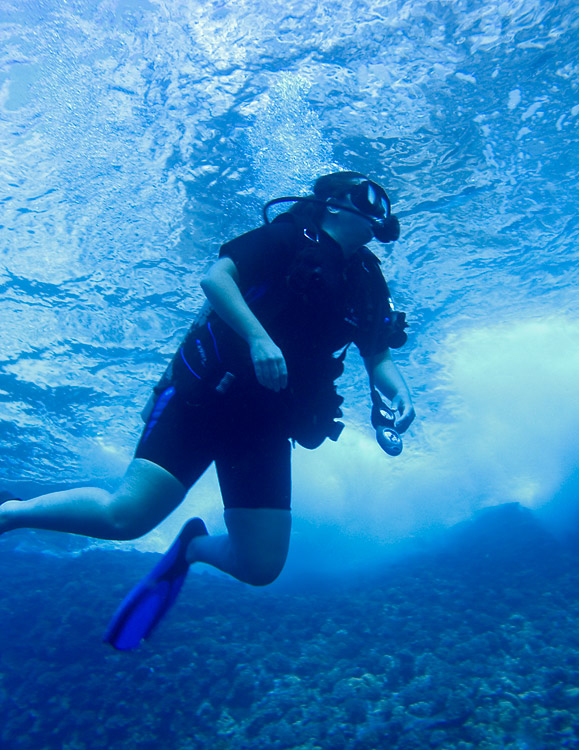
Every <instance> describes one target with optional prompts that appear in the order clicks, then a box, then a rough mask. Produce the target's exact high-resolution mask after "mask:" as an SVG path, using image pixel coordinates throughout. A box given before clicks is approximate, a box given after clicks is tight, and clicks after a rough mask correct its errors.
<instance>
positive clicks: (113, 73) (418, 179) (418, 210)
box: [0, 0, 579, 500]
mask: <svg viewBox="0 0 579 750" xmlns="http://www.w3.org/2000/svg"><path fill="white" fill-rule="evenodd" d="M577 60H579V10H578V9H577V5H576V3H574V2H571V1H570V0H563V1H561V0H559V1H557V2H552V1H551V2H549V1H547V2H546V1H545V0H541V1H540V2H539V0H510V1H509V2H497V1H496V0H493V1H492V2H482V1H481V2H479V1H478V0H474V1H472V0H469V2H463V1H461V0H459V1H456V0H455V1H453V2H446V1H443V0H439V1H438V2H430V1H429V2H423V1H422V0H406V1H405V2H404V1H402V0H399V1H398V2H376V0H372V1H370V0H350V1H348V0H346V1H345V2H341V3H328V2H325V1H323V2H309V1H308V0H305V1H304V0H299V2H298V1H297V0H295V1H294V0H290V1H289V2H288V0H284V1H283V2H279V1H278V0H273V1H270V2H267V3H266V2H262V0H251V2H249V1H248V0H245V1H243V0H239V2H232V1H231V2H217V1H215V2H205V1H203V2H195V1H194V0H193V1H192V0H187V1H185V0H158V1H151V2H144V1H143V2H141V1H140V0H127V1H124V0H100V1H98V2H88V0H70V1H69V2H66V3H61V2H54V0H18V2H16V0H14V1H13V2H11V1H10V0H0V138H1V141H2V158H1V172H0V201H1V205H2V212H1V214H0V224H1V227H0V243H1V250H2V265H1V268H0V283H1V289H2V296H1V299H0V320H1V326H0V341H1V344H0V358H1V365H2V369H1V373H0V399H1V403H0V420H1V421H0V435H1V437H2V443H3V448H2V450H3V456H4V466H3V469H4V474H5V476H7V477H8V478H9V479H21V478H24V479H30V480H32V481H40V480H41V479H43V478H44V477H46V476H47V475H51V476H52V478H54V474H55V467H56V470H57V471H58V479H59V480H62V481H68V480H70V481H79V480H80V479H81V478H82V477H84V476H86V474H87V473H88V474H89V475H92V476H95V477H98V476H101V475H102V476H105V475H106V474H107V473H108V472H109V471H110V468H111V464H110V461H112V460H113V458H111V457H115V456H119V457H120V459H119V462H120V463H122V462H123V461H125V460H126V459H128V458H129V456H130V454H131V450H132V446H133V444H134V441H135V437H136V435H137V433H138V429H139V420H138V411H139V409H140V408H141V406H142V404H143V403H144V401H145V400H146V398H147V392H148V389H149V387H150V385H151V383H152V382H154V380H155V378H156V377H157V375H158V373H159V372H160V371H161V370H162V369H163V366H164V362H165V361H166V359H167V358H168V357H169V356H170V355H171V353H172V351H173V349H174V348H175V346H176V344H177V342H178V340H179V338H180V336H181V335H182V334H183V332H184V331H185V329H186V327H187V325H188V323H189V321H190V318H191V315H192V313H193V312H194V311H195V309H196V308H197V306H198V304H199V302H200V298H201V294H200V290H199V288H198V280H199V277H200V274H201V273H202V271H203V270H204V268H205V267H206V265H207V263H208V262H209V261H210V260H211V259H212V258H214V257H215V254H216V252H217V250H218V247H219V245H220V244H221V242H223V241H224V240H225V239H227V238H230V237H232V236H233V235H235V234H236V233H239V232H241V231H244V230H248V229H250V228H252V227H253V226H255V225H256V224H257V223H258V222H259V221H260V206H261V204H262V203H263V201H264V200H267V199H269V198H272V197H275V196H276V195H279V194H283V193H286V192H287V191H300V192H305V191H307V189H308V187H309V185H310V184H311V182H312V180H313V179H314V178H315V177H316V176H317V175H319V174H320V173H323V172H324V171H325V170H328V169H334V168H347V169H355V170H360V171H363V172H366V173H369V174H370V175H372V176H373V177H374V178H376V179H377V180H379V181H380V182H382V183H383V184H384V185H385V186H386V187H387V189H388V191H389V193H390V195H391V198H392V201H393V204H394V210H395V212H396V213H397V214H398V215H399V216H400V219H401V223H402V238H401V240H400V242H398V243H397V245H396V247H395V249H394V251H393V253H392V254H391V255H386V254H384V250H383V248H381V247H380V246H376V248H375V250H376V251H377V252H378V253H379V254H382V255H383V258H384V269H385V272H386V274H387V275H388V276H389V278H390V279H391V280H392V289H393V292H394V295H395V299H396V302H397V304H398V306H399V307H401V308H403V309H406V310H407V313H408V316H409V319H410V320H411V336H410V344H409V346H407V347H406V349H405V350H403V351H402V352H400V353H399V355H398V360H397V361H398V362H399V363H400V365H401V367H402V368H403V370H404V373H405V375H406V377H407V379H408V380H409V382H410V383H411V385H412V387H413V390H414V393H415V397H416V405H417V411H418V412H419V416H420V419H419V420H418V421H417V424H416V426H415V428H414V430H413V433H412V434H411V436H410V437H409V439H408V446H409V448H408V451H409V455H410V456H412V451H414V453H415V454H416V452H423V453H428V452H429V451H431V450H436V441H437V440H438V436H439V434H440V431H441V430H442V429H443V426H444V429H452V428H453V424H454V423H455V421H456V420H457V419H462V420H463V421H464V419H466V420H467V424H468V420H469V419H471V420H472V421H473V424H474V443H473V444H472V445H471V446H470V452H471V454H473V453H476V451H477V444H476V441H477V440H478V439H480V442H481V446H482V447H481V450H482V449H483V448H485V449H486V448H488V444H489V440H488V437H489V435H494V434H495V433H496V426H495V425H494V423H492V420H491V422H489V421H488V420H489V416H488V415H489V412H490V413H491V414H494V415H495V417H497V418H498V416H499V415H498V412H499V411H500V410H501V409H502V408H503V407H504V403H505V401H504V398H505V397H504V394H505V392H506V390H507V391H508V393H509V394H510V395H509V397H508V399H507V400H508V403H509V408H511V407H512V405H513V402H516V400H517V398H516V395H517V394H520V399H521V403H520V404H518V405H517V404H515V406H514V407H513V408H514V411H513V413H512V414H511V415H510V416H509V418H508V419H507V420H506V422H505V424H502V423H501V424H499V427H498V429H500V430H502V433H505V431H507V430H509V429H514V428H513V424H514V423H517V422H520V419H519V418H520V417H521V415H523V417H522V418H523V419H527V418H529V413H530V412H531V413H532V412H534V410H535V409H536V407H537V406H539V405H540V406H541V408H546V409H549V408H550V409H552V410H553V411H554V412H555V415H554V416H553V415H552V416H551V417H550V418H549V417H548V418H547V419H546V420H544V421H545V422H546V423H548V424H549V429H551V430H553V429H555V431H557V430H558V431H559V433H558V434H560V440H561V442H562V443H563V444H567V442H568V439H569V435H571V434H573V435H574V434H576V433H577V424H579V414H577V411H578V410H579V405H577V404H576V401H577V398H576V393H575V392H574V391H573V390H572V388H571V385H570V384H571V383H572V382H573V381H574V377H575V375H576V374H577V373H578V369H577V354H575V353H574V351H571V349H573V347H575V346H576V345H577V342H578V323H577V321H578V317H579V299H578V294H577V284H578V280H579V278H578V277H579V271H578V263H577V261H578V260H579V252H578V249H577V244H578V243H577V240H578V236H579V220H578V218H577V204H578V194H579V191H578V189H577V182H578V173H579V148H578V126H579V93H578V82H579V64H578V63H577ZM497 352H498V353H497ZM511 355H512V357H514V359H512V360H511V359H509V357H510V356H511ZM461 358H462V359H461ZM349 360H351V366H350V368H349V370H348V373H347V378H346V382H345V389H344V390H345V393H346V395H347V398H348V405H349V406H348V412H347V416H348V418H349V419H350V421H353V422H354V423H359V424H360V425H362V424H363V423H364V422H365V421H366V420H367V393H366V389H365V382H364V378H363V374H362V370H361V368H360V365H359V364H358V363H357V362H356V361H355V360H356V357H355V356H353V354H352V355H350V356H349ZM545 360H547V364H548V366H547V367H546V366H545ZM505 362H506V363H507V364H506V365H505ZM469 367H472V370H470V369H469ZM504 367H506V370H504V371H503V368H504ZM485 368H486V369H485ZM536 368H539V371H540V372H539V376H537V375H536ZM541 368H543V369H541ZM545 368H546V369H545ZM481 373H482V374H481ZM471 376H472V377H471ZM535 376H536V377H538V378H539V379H538V380H533V379H532V378H533V377H535ZM477 377H478V378H480V379H481V382H482V385H481V388H479V389H476V388H475V389H474V390H473V388H472V383H473V382H477V380H476V378H477ZM528 377H531V381H530V382H531V386H530V390H529V389H528V388H527V390H525V387H524V386H525V383H526V382H527V378H528ZM473 378H474V379H473ZM520 388H522V389H523V390H522V391H520ZM505 389H506V390H505ZM561 394H563V395H561ZM495 396H496V397H497V398H498V400H499V403H498V404H497V403H495ZM501 398H503V401H501ZM573 399H574V401H573ZM503 412H504V409H503ZM563 412H566V416H565V419H567V421H563V422H561V421H560V420H559V421H557V422H556V424H555V426H554V425H553V419H554V418H555V417H556V418H557V419H559V417H561V414H562V413H563ZM457 415H458V416H457ZM465 415H466V416H465ZM533 418H534V419H535V420H536V419H537V415H536V414H534V417H533ZM539 421H542V420H541V419H540V418H539ZM530 424H531V427H530V429H532V425H533V424H534V423H533V422H532V421H531V422H530ZM481 425H482V427H483V428H484V429H483V434H482V436H481V434H480V433H477V432H476V430H477V426H478V427H481ZM471 426H472V425H471ZM561 430H562V432H561ZM527 433H528V430H526V431H525V435H526V434H527ZM471 434H473V433H472V432H471ZM483 444H484V445H483ZM433 445H434V448H433V447H432V446H433ZM509 445H511V447H512V446H513V445H517V446H519V447H518V448H516V450H518V451H520V452H521V453H525V450H526V449H525V447H524V445H523V447H521V446H520V441H519V442H518V443H517V440H516V439H515V438H513V441H511V442H509ZM453 450H456V446H455V447H454V448H453ZM515 452H516V451H515ZM559 454H560V451H559V453H558V454H557V455H559ZM525 455H526V456H527V457H528V455H529V453H528V451H527V452H526V453H525ZM531 457H532V456H531ZM471 458H472V455H471ZM494 458H495V459H496V458H497V457H496V456H495V457H494ZM109 459H110V461H109ZM115 460H116V459H115ZM521 461H522V459H521ZM569 461H571V459H569ZM475 463H476V461H475ZM480 463H481V465H482V462H480ZM494 463H495V464H496V461H494ZM571 463H572V462H571ZM401 465H402V464H398V465H397V466H401ZM517 465H518V464H517ZM115 467H116V464H115ZM565 467H566V468H565V470H564V471H563V473H562V475H561V474H558V475H557V477H558V479H557V480H556V481H555V480H554V481H555V483H556V482H559V481H562V480H561V476H563V479H564V478H565V477H566V476H567V475H568V474H570V473H571V469H572V468H573V467H572V466H571V464H570V463H569V465H567V464H565ZM399 470H400V469H399ZM115 471H116V468H115ZM476 471H478V472H479V473H480V474H481V476H482V473H483V470H482V469H481V468H480V466H479V467H478V468H477V469H476ZM476 471H475V474H476ZM507 471H508V473H509V476H512V474H513V470H512V465H511V466H510V468H508V469H507ZM529 471H530V469H529V468H528V467H526V466H524V467H523V466H521V470H520V475H521V484H520V486H521V487H522V489H521V490H520V492H519V495H520V496H517V492H518V491H515V490H513V491H512V493H511V499H519V500H520V499H521V498H522V497H523V496H524V494H525V492H527V493H528V492H531V494H532V488H531V489H529V487H530V486H531V485H532V483H533V482H535V483H536V482H538V481H539V479H538V478H537V477H534V476H531V475H532V472H531V474H529ZM544 475H545V472H544V471H541V476H544ZM529 477H530V478H529ZM473 481H474V482H475V484H476V482H477V481H478V479H476V477H475V479H474V480H473ZM517 486H519V485H517Z"/></svg>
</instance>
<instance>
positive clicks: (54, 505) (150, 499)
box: [0, 458, 187, 539]
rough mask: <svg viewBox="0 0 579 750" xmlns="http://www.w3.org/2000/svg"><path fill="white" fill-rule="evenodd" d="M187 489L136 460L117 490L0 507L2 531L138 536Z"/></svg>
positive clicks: (78, 491)
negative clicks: (25, 530) (29, 530)
mask: <svg viewBox="0 0 579 750" xmlns="http://www.w3.org/2000/svg"><path fill="white" fill-rule="evenodd" d="M186 492H187V490H186V488H185V487H184V486H183V485H182V484H181V482H179V480H177V479H175V477H174V476H173V475H172V474H170V473H169V472H168V471H166V470H165V469H163V468H161V467H160V466H157V464H154V463H152V462H151V461H147V460H146V459H143V458H136V459H134V460H133V461H132V462H131V463H130V464H129V467H128V469H127V472H126V474H125V476H124V478H123V480H122V482H121V485H120V487H119V488H118V490H117V491H116V492H113V493H109V492H107V491H106V490H102V489H99V488H97V487H83V488H79V489H74V490H65V491H64V492H52V493H50V494H48V495H41V496H40V497H36V498H34V499H32V500H27V501H26V502H19V501H17V500H15V501H8V502H6V503H4V504H3V505H1V506H0V533H3V532H5V531H10V530H13V529H23V528H28V529H47V530H49V531H65V532H68V533H71V534H83V535H84V536H91V537H96V538H98V539H135V538H137V537H139V536H142V535H143V534H146V533H147V532H148V531H150V530H151V529H153V528H155V526H157V524H159V523H160V522H161V521H162V520H163V519H164V518H165V517H166V516H168V515H169V513H171V511H173V510H174V509H175V508H176V507H177V505H179V503H180V502H181V501H182V500H183V498H184V497H185V494H186Z"/></svg>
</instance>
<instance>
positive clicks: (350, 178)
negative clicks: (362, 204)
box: [287, 172, 368, 225]
mask: <svg viewBox="0 0 579 750" xmlns="http://www.w3.org/2000/svg"><path fill="white" fill-rule="evenodd" d="M367 179H368V178H367V177H366V175H364V174H362V173H361V172H332V173H331V174H325V175H322V177H318V179H317V180H316V181H315V182H314V194H313V195H308V196H306V197H308V198H317V199H318V200H322V201H326V200H328V198H341V197H343V196H344V195H346V193H347V192H348V190H349V188H351V187H352V183H353V182H357V181H358V180H367ZM325 211H326V209H325V207H324V206H322V205H319V204H315V203H295V204H294V205H293V206H292V207H291V208H290V209H289V210H288V212H287V213H289V214H292V215H293V216H295V217H297V218H299V219H300V220H301V221H303V222H304V223H305V224H306V225H309V224H315V225H317V224H319V223H320V221H321V220H322V217H323V215H324V213H325Z"/></svg>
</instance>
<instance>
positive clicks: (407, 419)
mask: <svg viewBox="0 0 579 750" xmlns="http://www.w3.org/2000/svg"><path fill="white" fill-rule="evenodd" d="M392 411H393V412H394V413H395V414H397V415H398V416H397V417H396V422H395V423H394V429H395V430H397V431H398V432H400V433H402V432H406V430H407V429H408V428H409V427H410V425H411V424H412V422H413V421H414V417H415V416H416V412H415V411H414V406H412V401H410V400H409V399H405V398H404V395H403V394H401V393H398V394H397V395H396V396H394V398H393V399H392Z"/></svg>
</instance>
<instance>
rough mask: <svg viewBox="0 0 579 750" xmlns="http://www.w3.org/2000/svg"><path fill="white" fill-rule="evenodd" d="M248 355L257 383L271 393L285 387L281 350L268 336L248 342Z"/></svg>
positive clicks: (284, 366)
mask: <svg viewBox="0 0 579 750" xmlns="http://www.w3.org/2000/svg"><path fill="white" fill-rule="evenodd" d="M249 354H250V356H251V361H252V362H253V367H254V369H255V376H256V377H257V381H258V383H260V385H263V386H264V388H269V389H270V390H272V391H276V393H277V391H280V390H282V389H283V388H285V387H286V386H287V366H286V363H285V359H284V357H283V354H282V351H281V349H280V348H279V347H278V346H276V345H275V344H274V343H273V341H272V340H271V339H270V338H269V336H265V337H256V338H254V339H252V340H251V341H250V342H249Z"/></svg>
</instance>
